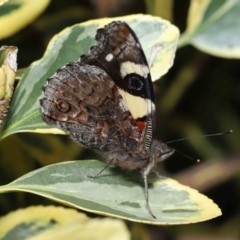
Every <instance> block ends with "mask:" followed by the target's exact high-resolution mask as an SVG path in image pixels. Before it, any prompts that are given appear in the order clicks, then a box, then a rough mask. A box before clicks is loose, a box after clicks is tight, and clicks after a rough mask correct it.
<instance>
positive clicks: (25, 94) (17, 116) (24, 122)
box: [0, 15, 179, 138]
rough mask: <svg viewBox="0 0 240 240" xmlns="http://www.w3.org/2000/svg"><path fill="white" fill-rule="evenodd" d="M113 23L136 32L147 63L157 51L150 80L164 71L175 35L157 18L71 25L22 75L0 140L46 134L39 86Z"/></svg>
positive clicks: (129, 17)
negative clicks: (18, 134)
mask: <svg viewBox="0 0 240 240" xmlns="http://www.w3.org/2000/svg"><path fill="white" fill-rule="evenodd" d="M114 20H122V21H126V22H127V23H129V24H130V26H131V27H132V28H133V29H134V31H136V34H137V36H138V37H139V39H140V42H141V43H142V45H143V48H144V51H145V54H146V56H147V59H150V55H151V51H152V49H153V48H154V49H155V50H156V49H158V50H159V51H158V52H156V55H155V58H154V61H153V65H152V67H151V74H152V79H153V80H156V79H158V78H160V77H161V76H162V75H163V74H165V73H166V72H167V71H168V69H169V68H170V67H171V66H172V63H173V58H174V55H175V48H176V43H177V39H178V35H179V31H178V29H177V28H176V27H175V26H173V25H171V24H170V23H169V22H167V21H165V20H162V19H161V18H158V17H152V16H149V15H131V16H126V17H120V18H108V19H100V20H99V19H98V20H92V21H88V22H85V23H81V24H77V25H74V26H72V27H69V28H67V29H65V30H63V31H62V32H61V33H59V34H58V35H56V36H55V37H54V38H53V39H52V40H51V42H50V43H49V45H48V48H47V50H46V52H45V54H44V56H43V58H42V59H40V60H39V61H37V62H35V63H33V64H32V65H31V66H30V67H29V68H28V70H27V71H26V72H25V73H24V75H23V77H22V79H21V81H20V82H19V85H18V86H17V88H16V91H15V94H14V97H13V99H12V104H11V108H10V110H9V114H8V117H7V120H6V123H5V126H4V128H3V131H2V132H1V134H0V138H4V137H6V136H8V135H10V134H13V133H16V132H26V131H32V132H34V131H36V132H46V133H49V132H50V131H49V129H50V128H49V126H47V125H46V124H45V123H44V122H43V121H42V119H41V114H40V104H39V99H40V97H41V89H42V86H43V85H45V83H46V79H47V78H49V77H51V76H52V75H53V74H54V73H55V72H56V70H57V69H59V68H60V67H62V66H64V65H65V64H66V63H68V62H70V61H76V60H77V59H78V58H79V56H80V55H82V54H84V53H86V52H87V51H88V50H89V48H90V47H91V46H92V45H94V43H95V34H96V30H97V29H98V28H100V27H103V26H104V25H106V24H107V23H109V22H111V21H114Z"/></svg>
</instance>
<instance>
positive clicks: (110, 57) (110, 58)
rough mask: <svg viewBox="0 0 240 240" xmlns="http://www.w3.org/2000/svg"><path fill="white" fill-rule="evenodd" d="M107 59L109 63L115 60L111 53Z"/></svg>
mask: <svg viewBox="0 0 240 240" xmlns="http://www.w3.org/2000/svg"><path fill="white" fill-rule="evenodd" d="M105 59H106V61H107V62H110V61H112V59H113V55H112V54H111V53H109V54H108V55H107V56H106V57H105Z"/></svg>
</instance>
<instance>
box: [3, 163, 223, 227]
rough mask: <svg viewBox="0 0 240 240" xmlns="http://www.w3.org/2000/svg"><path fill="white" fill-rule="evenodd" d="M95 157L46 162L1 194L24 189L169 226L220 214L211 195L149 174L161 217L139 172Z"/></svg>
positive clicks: (84, 207)
mask: <svg viewBox="0 0 240 240" xmlns="http://www.w3.org/2000/svg"><path fill="white" fill-rule="evenodd" d="M104 166H105V164H104V163H102V162H100V161H95V160H85V161H83V160H82V161H74V162H65V163H59V164H54V165H50V166H47V167H43V168H41V169H38V170H36V171H33V172H31V173H28V174H26V175H24V176H22V177H21V178H19V179H17V180H16V181H14V182H12V183H10V184H8V185H5V186H2V187H0V193H3V192H8V191H25V192H31V193H35V194H38V195H41V196H44V197H47V198H50V199H52V200H55V201H58V202H61V203H63V204H67V205H70V206H74V207H76V208H79V209H82V210H86V211H89V212H94V213H98V214H102V215H108V216H114V217H119V218H122V219H128V220H131V221H136V222H144V223H149V224H159V225H169V224H186V223H194V222H200V221H204V220H208V219H211V218H214V217H217V216H219V215H221V211H220V209H219V208H218V206H217V205H216V204H214V203H213V202H212V200H210V199H208V198H207V197H206V196H204V195H202V194H200V193H198V192H197V191H196V190H194V189H191V188H189V187H186V186H183V185H180V184H179V183H177V182H176V181H174V180H172V179H164V180H159V179H156V178H154V177H153V176H152V177H149V183H150V186H149V202H150V206H151V208H152V211H153V213H154V214H155V215H156V217H157V219H153V218H152V217H151V216H150V214H149V213H148V211H147V209H146V206H145V197H144V189H143V180H142V178H141V177H140V174H134V173H133V172H131V173H124V172H122V171H121V170H119V169H118V168H115V167H114V168H108V169H106V170H105V171H104V172H103V174H102V175H101V176H100V177H98V178H89V175H95V174H97V173H98V172H99V171H100V170H102V169H103V167H104Z"/></svg>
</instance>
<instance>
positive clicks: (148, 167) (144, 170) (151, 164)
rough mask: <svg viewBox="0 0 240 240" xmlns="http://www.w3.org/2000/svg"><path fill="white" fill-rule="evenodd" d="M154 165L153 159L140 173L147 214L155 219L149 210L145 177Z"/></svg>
mask: <svg viewBox="0 0 240 240" xmlns="http://www.w3.org/2000/svg"><path fill="white" fill-rule="evenodd" d="M154 164H155V162H154V159H152V160H150V161H149V164H148V165H147V167H146V168H145V169H143V170H142V171H141V173H142V177H143V180H144V190H145V199H146V205H147V209H148V212H149V214H150V215H151V216H152V217H153V218H156V217H155V215H154V214H153V212H152V210H151V207H150V205H149V194H148V181H147V176H148V174H149V173H150V172H151V170H152V168H153V166H154Z"/></svg>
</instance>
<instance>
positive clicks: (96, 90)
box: [41, 63, 141, 151]
mask: <svg viewBox="0 0 240 240" xmlns="http://www.w3.org/2000/svg"><path fill="white" fill-rule="evenodd" d="M43 92H44V98H43V99H42V100H41V105H42V111H43V117H44V120H45V121H46V122H47V123H48V124H49V125H52V126H53V127H58V128H60V129H63V130H64V131H66V132H67V133H68V134H69V135H70V136H71V137H72V138H73V139H74V140H75V141H76V142H79V143H81V144H82V145H84V146H86V147H90V148H95V149H98V150H101V151H112V150H113V149H116V148H119V147H120V148H125V149H126V150H127V148H128V147H130V146H131V148H134V146H136V147H137V146H138V142H139V139H140V136H141V135H140V132H139V131H138V128H137V126H136V125H134V123H135V122H134V119H133V118H132V117H131V113H130V112H129V110H128V109H127V106H126V104H125V102H124V100H123V98H122V96H121V95H120V94H119V92H118V89H117V87H116V86H115V84H114V82H113V81H112V80H111V79H110V77H109V76H108V75H107V74H106V73H105V72H104V71H103V70H101V69H99V68H98V67H95V66H89V65H80V64H79V63H70V64H68V65H66V66H65V67H64V68H62V69H60V70H58V71H57V73H56V74H55V75H54V76H53V77H51V78H49V79H48V81H47V84H46V85H45V87H44V89H43ZM129 135H130V136H131V138H129Z"/></svg>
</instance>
